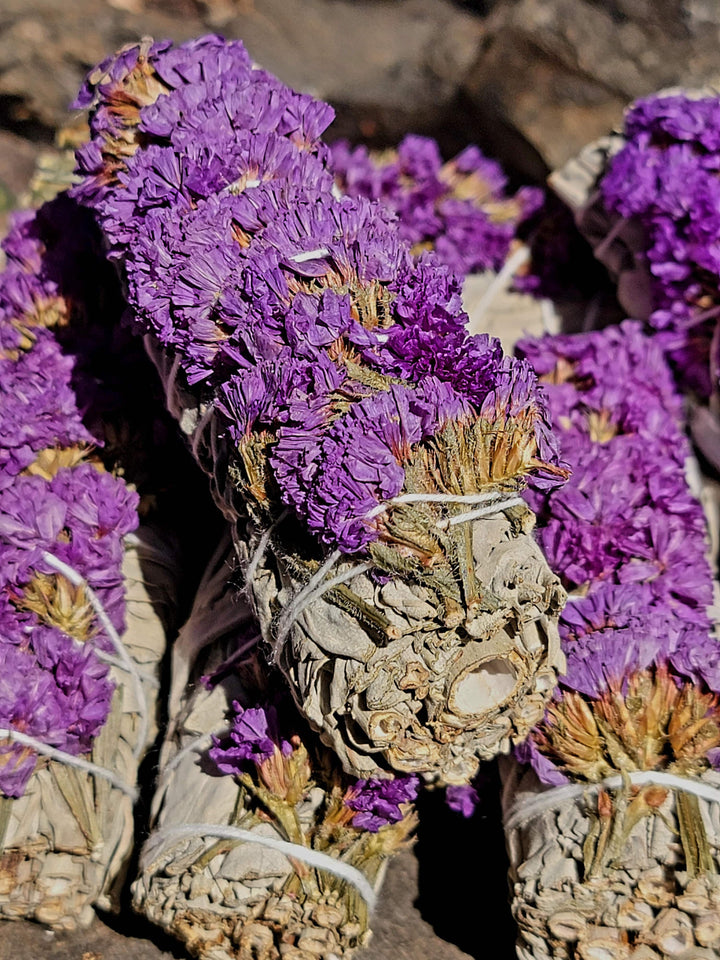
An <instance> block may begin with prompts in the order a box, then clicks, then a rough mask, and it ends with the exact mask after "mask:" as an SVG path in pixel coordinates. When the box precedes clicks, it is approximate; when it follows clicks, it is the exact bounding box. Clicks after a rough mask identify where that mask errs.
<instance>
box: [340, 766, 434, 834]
mask: <svg viewBox="0 0 720 960" xmlns="http://www.w3.org/2000/svg"><path fill="white" fill-rule="evenodd" d="M419 788H420V780H419V778H418V777H416V776H413V775H410V776H407V777H395V779H394V780H358V781H357V783H356V784H355V785H354V787H352V788H351V790H350V791H349V794H348V796H347V799H346V801H345V802H346V804H347V806H348V807H349V808H350V809H351V810H356V811H357V812H356V814H355V816H354V817H353V818H352V825H353V827H355V828H356V829H357V830H369V831H370V833H377V831H378V830H379V829H380V828H381V827H384V826H385V825H386V824H388V823H399V822H400V820H402V818H403V815H404V814H403V811H402V810H401V805H402V804H405V803H413V801H414V800H416V799H417V795H418V790H419Z"/></svg>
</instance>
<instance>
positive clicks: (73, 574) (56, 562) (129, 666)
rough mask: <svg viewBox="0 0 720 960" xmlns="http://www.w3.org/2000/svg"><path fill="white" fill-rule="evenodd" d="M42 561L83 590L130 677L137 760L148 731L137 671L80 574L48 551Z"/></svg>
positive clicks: (143, 695)
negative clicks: (136, 726) (136, 722)
mask: <svg viewBox="0 0 720 960" xmlns="http://www.w3.org/2000/svg"><path fill="white" fill-rule="evenodd" d="M42 556H43V560H44V561H45V563H47V564H48V566H50V567H52V568H53V569H54V570H57V571H58V573H61V574H62V575H63V576H64V577H66V578H67V579H68V580H69V581H70V583H72V584H73V585H74V586H76V587H82V588H83V589H84V590H85V593H86V595H87V598H88V600H89V601H90V605H91V607H92V608H93V610H94V611H95V613H96V614H97V617H98V619H99V620H100V623H101V624H102V625H103V628H104V629H105V632H106V634H107V635H108V638H109V640H110V642H111V643H112V645H113V647H114V648H115V652H116V653H117V655H118V657H119V658H120V661H121V663H122V666H123V669H124V670H125V671H126V673H128V674H129V675H130V679H131V681H132V685H133V687H134V689H135V695H136V697H137V699H138V714H139V718H140V725H139V729H138V737H137V742H136V744H135V746H134V747H133V751H132V755H133V757H134V758H135V759H136V760H137V758H138V757H139V756H140V754H141V753H142V752H143V750H144V749H145V747H146V745H147V739H148V730H149V724H150V720H149V716H148V704H147V697H146V696H145V688H144V687H143V684H142V680H141V679H140V675H139V673H138V670H137V666H136V665H135V663H134V661H133V660H132V659H131V657H130V655H129V654H128V652H127V650H126V649H125V645H124V644H123V642H122V640H121V639H120V637H119V636H118V633H117V631H116V629H115V627H114V626H113V625H112V622H111V620H110V617H109V616H108V615H107V611H106V610H105V607H104V606H103V605H102V603H101V602H100V598H99V597H98V596H97V595H96V593H95V591H94V590H93V589H92V588H91V587H90V584H89V583H88V582H87V580H86V579H85V578H84V577H83V576H82V574H81V573H78V571H77V570H75V568H74V567H71V566H70V564H68V563H65V562H64V561H63V560H60V558H59V557H56V556H55V555H54V554H52V553H50V552H49V551H47V550H45V551H43V555H42Z"/></svg>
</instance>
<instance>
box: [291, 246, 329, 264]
mask: <svg viewBox="0 0 720 960" xmlns="http://www.w3.org/2000/svg"><path fill="white" fill-rule="evenodd" d="M329 253H330V251H329V250H327V249H326V248H325V247H318V248H317V249H316V250H307V251H306V252H305V253H296V254H295V256H293V257H289V258H288V259H290V260H292V261H293V263H306V262H307V261H308V260H320V259H322V257H326V256H327V255H328V254H329Z"/></svg>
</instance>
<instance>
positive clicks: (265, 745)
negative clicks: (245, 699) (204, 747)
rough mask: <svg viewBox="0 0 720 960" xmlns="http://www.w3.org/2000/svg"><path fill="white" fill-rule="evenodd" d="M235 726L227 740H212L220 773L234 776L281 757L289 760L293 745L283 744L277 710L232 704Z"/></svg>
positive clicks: (233, 724) (211, 749) (213, 758)
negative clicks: (273, 758)
mask: <svg viewBox="0 0 720 960" xmlns="http://www.w3.org/2000/svg"><path fill="white" fill-rule="evenodd" d="M232 708H233V711H234V713H233V717H232V726H231V728H230V732H229V734H228V736H227V737H215V736H214V737H213V746H212V747H211V748H210V750H208V755H209V757H210V759H211V760H212V761H213V763H214V764H215V766H216V767H217V768H218V770H219V771H220V772H221V773H225V774H228V775H230V776H235V775H236V774H238V773H242V772H243V771H245V770H247V769H248V768H251V767H252V765H253V764H261V763H263V761H265V760H269V759H271V758H272V757H274V756H275V754H276V753H279V754H280V755H281V756H283V757H289V756H290V754H291V753H292V751H293V747H292V744H291V743H290V742H289V741H288V740H283V738H282V737H281V735H280V731H279V724H278V714H277V709H276V708H275V707H274V706H273V705H272V704H269V705H267V706H264V707H247V708H245V707H243V705H242V704H241V703H238V701H237V700H234V701H233V705H232Z"/></svg>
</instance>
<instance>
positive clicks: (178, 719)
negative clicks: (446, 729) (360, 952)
mask: <svg viewBox="0 0 720 960" xmlns="http://www.w3.org/2000/svg"><path fill="white" fill-rule="evenodd" d="M236 567H237V559H236V557H235V555H234V550H233V548H232V542H231V539H230V537H229V536H227V537H226V538H225V540H224V542H221V544H220V545H219V547H218V551H217V553H216V555H215V558H214V559H213V561H212V562H211V564H210V565H209V566H208V569H207V572H206V576H205V578H204V580H203V582H202V583H201V585H200V588H199V590H198V593H197V596H196V599H195V603H194V606H193V610H192V612H191V614H190V617H189V619H188V621H187V622H186V624H185V625H184V626H183V627H182V629H181V631H180V634H179V636H178V639H177V641H176V643H175V644H174V646H173V653H172V662H173V668H172V682H171V696H170V703H169V711H168V712H169V715H170V717H171V721H170V724H169V727H168V730H167V734H166V737H165V740H164V743H163V747H162V751H161V756H160V763H159V773H158V781H157V786H156V794H155V798H154V801H153V810H152V820H151V828H150V832H149V836H148V839H147V840H146V842H145V844H144V846H143V849H142V853H141V857H140V871H139V876H138V878H137V880H136V881H135V883H134V885H133V903H134V906H135V909H136V910H138V911H140V912H142V913H143V914H144V915H146V916H147V917H148V918H149V919H150V920H152V921H153V922H154V923H156V924H158V925H159V926H161V927H162V928H163V929H164V930H166V931H168V932H169V933H172V934H173V935H174V936H176V937H178V938H179V939H180V940H182V941H183V942H184V943H185V944H186V946H187V948H188V950H189V951H190V952H191V953H192V954H193V955H194V956H199V957H202V958H207V960H229V958H236V957H242V956H246V955H249V954H250V953H251V952H253V953H256V954H261V955H262V956H263V957H265V958H267V960H276V958H279V957H281V956H282V957H293V958H296V960H301V958H303V957H306V956H311V955H312V956H316V957H321V958H326V960H330V958H332V957H340V956H346V955H349V953H350V952H351V951H352V950H353V949H354V948H355V947H358V946H360V945H362V944H364V943H366V942H367V940H368V938H369V936H370V926H369V924H370V914H371V909H372V906H373V904H374V901H375V897H376V893H377V891H378V889H379V887H380V884H381V883H382V879H383V876H384V872H385V867H386V864H387V862H388V859H389V858H390V857H391V856H392V854H393V853H394V852H396V851H397V850H398V849H400V848H401V847H403V846H404V845H406V843H407V842H408V837H409V835H410V833H411V831H412V829H413V827H414V825H415V817H414V814H413V813H412V807H411V801H412V800H414V798H415V795H416V793H417V790H418V779H417V778H416V777H402V776H401V777H398V778H396V779H395V780H392V779H384V780H375V781H372V780H368V781H353V780H352V779H351V778H349V777H347V776H346V775H345V774H343V773H342V770H341V769H340V767H339V765H338V763H337V760H336V758H335V757H333V756H332V755H331V754H330V753H329V752H328V751H327V750H326V749H325V748H323V747H321V746H320V745H319V744H317V743H315V742H314V738H313V737H311V736H308V733H309V731H308V730H307V727H306V726H305V724H304V723H302V721H301V719H300V718H299V717H298V715H297V713H296V711H295V709H294V707H293V706H292V703H291V702H290V701H289V700H288V698H287V695H286V694H285V693H284V691H278V690H277V689H276V688H275V687H274V686H273V682H274V681H276V680H277V679H280V677H279V674H276V673H274V672H273V671H268V668H267V664H264V663H263V662H262V660H261V659H260V658H259V657H258V650H257V642H258V640H259V636H258V633H257V629H258V628H257V623H256V622H255V621H254V619H253V618H252V615H251V610H250V607H249V605H248V604H247V602H245V601H242V599H240V598H239V597H238V593H237V589H236V587H235V586H234V585H233V583H232V580H233V577H232V572H233V569H234V568H236Z"/></svg>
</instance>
